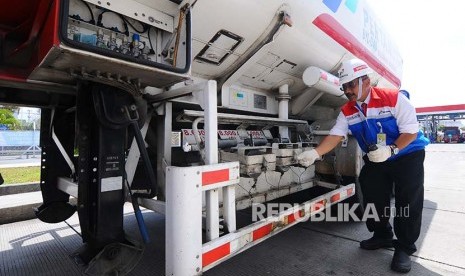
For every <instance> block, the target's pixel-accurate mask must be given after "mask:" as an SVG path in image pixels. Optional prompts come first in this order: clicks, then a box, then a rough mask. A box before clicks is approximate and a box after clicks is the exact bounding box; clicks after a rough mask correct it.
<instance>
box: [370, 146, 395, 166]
mask: <svg viewBox="0 0 465 276" xmlns="http://www.w3.org/2000/svg"><path fill="white" fill-rule="evenodd" d="M376 146H377V147H378V149H377V150H374V151H370V152H368V154H367V155H368V159H370V161H371V162H375V163H381V162H384V161H386V160H387V159H388V158H389V157H391V155H392V154H391V147H390V146H381V145H376Z"/></svg>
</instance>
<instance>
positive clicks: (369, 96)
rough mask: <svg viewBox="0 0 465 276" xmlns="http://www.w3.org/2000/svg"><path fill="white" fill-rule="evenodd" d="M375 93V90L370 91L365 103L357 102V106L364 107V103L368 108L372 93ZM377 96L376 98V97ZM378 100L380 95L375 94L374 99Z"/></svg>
mask: <svg viewBox="0 0 465 276" xmlns="http://www.w3.org/2000/svg"><path fill="white" fill-rule="evenodd" d="M372 91H373V89H370V91H369V92H368V95H367V97H366V98H365V100H364V101H363V102H359V101H357V104H358V105H359V106H362V104H363V103H365V104H366V105H367V106H368V103H369V102H370V99H371V92H372ZM375 96H376V97H375ZM376 98H379V97H378V95H376V94H373V99H376Z"/></svg>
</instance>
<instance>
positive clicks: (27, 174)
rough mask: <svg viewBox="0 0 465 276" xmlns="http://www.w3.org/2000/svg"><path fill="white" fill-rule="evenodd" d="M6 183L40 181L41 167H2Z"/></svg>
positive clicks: (1, 170)
mask: <svg viewBox="0 0 465 276" xmlns="http://www.w3.org/2000/svg"><path fill="white" fill-rule="evenodd" d="M0 173H1V174H2V177H3V180H5V183H4V184H19V183H28V182H39V181H40V167H39V166H37V167H21V168H3V169H0Z"/></svg>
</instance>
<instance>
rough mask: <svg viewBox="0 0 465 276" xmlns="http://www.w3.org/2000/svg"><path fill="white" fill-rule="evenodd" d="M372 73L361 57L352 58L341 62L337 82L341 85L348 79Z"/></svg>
mask: <svg viewBox="0 0 465 276" xmlns="http://www.w3.org/2000/svg"><path fill="white" fill-rule="evenodd" d="M371 73H373V70H371V68H370V67H369V66H368V65H367V64H366V62H364V61H363V60H361V59H358V58H354V59H349V60H346V61H343V62H342V65H341V68H340V69H339V72H338V75H339V83H340V84H341V85H343V84H344V83H348V82H349V81H352V80H355V79H356V78H360V77H362V76H365V75H368V74H371Z"/></svg>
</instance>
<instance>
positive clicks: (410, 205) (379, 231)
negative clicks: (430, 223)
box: [359, 150, 425, 255]
mask: <svg viewBox="0 0 465 276" xmlns="http://www.w3.org/2000/svg"><path fill="white" fill-rule="evenodd" d="M364 160H365V165H364V166H363V168H362V171H361V172H360V178H359V180H360V186H361V188H362V193H363V199H364V205H365V208H366V209H365V210H366V211H367V210H373V209H376V213H377V214H378V216H379V221H376V219H374V218H369V219H367V221H366V224H367V227H368V230H369V231H370V232H374V236H375V237H385V238H391V237H393V233H392V227H391V225H390V223H389V217H390V215H394V232H395V234H396V237H397V240H395V241H394V247H395V248H396V249H400V250H403V251H405V252H406V253H407V254H409V255H411V254H412V253H413V252H415V251H416V250H417V248H416V246H415V241H416V240H417V239H418V237H419V235H420V229H421V215H422V211H423V199H424V189H423V182H424V169H423V162H424V160H425V151H424V150H419V151H415V152H412V153H410V154H407V155H404V156H401V157H399V158H398V159H396V160H393V161H386V162H382V163H373V162H370V161H369V160H368V158H367V157H366V156H365V157H364ZM393 184H395V185H394V187H395V190H394V193H395V210H394V209H391V207H390V200H391V194H392V185H393ZM368 204H371V206H368ZM373 205H374V208H372V207H373ZM367 208H368V209H367ZM369 208H371V209H369Z"/></svg>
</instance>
